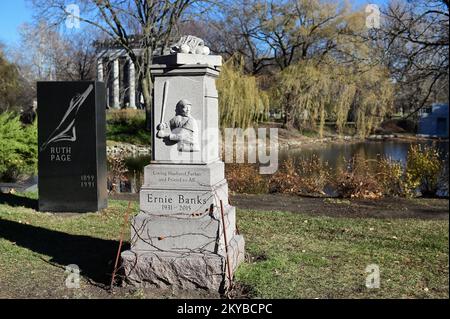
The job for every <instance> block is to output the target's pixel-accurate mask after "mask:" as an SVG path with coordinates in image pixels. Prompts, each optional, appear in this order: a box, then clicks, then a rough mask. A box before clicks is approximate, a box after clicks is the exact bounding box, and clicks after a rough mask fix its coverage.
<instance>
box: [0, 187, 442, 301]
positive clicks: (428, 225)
mask: <svg viewBox="0 0 450 319" xmlns="http://www.w3.org/2000/svg"><path fill="white" fill-rule="evenodd" d="M33 196H35V195H31V196H30V195H29V196H28V197H33ZM16 199H17V200H16V203H15V204H14V205H15V206H16V207H12V206H10V205H9V204H5V203H4V202H3V204H2V201H0V298H20V297H40V298H111V297H120V298H145V297H147V298H155V297H161V295H158V294H155V292H153V293H152V292H150V293H148V292H145V291H140V290H134V291H133V290H125V289H124V288H117V289H115V290H114V292H113V293H112V294H111V293H108V292H107V291H106V290H105V289H103V286H104V284H107V283H108V282H109V281H110V275H109V274H110V273H111V271H112V268H113V264H114V259H115V256H116V251H117V247H118V239H119V234H120V229H121V226H122V225H123V216H124V212H125V210H126V207H127V204H128V203H127V202H125V201H110V207H109V208H108V209H106V210H105V211H104V212H102V213H101V214H84V215H72V216H67V215H60V214H49V213H38V212H36V211H35V210H33V209H29V208H24V207H20V205H21V204H22V203H21V201H20V199H21V198H20V197H17V198H16ZM24 202H25V203H26V200H25V201H24ZM137 210H138V204H137V203H134V202H133V211H137ZM238 226H239V229H240V232H241V233H242V234H243V235H244V236H245V240H246V252H247V254H248V256H247V258H246V262H245V263H244V264H242V265H241V266H240V267H239V269H238V271H237V273H236V282H237V283H238V285H237V286H239V287H241V288H242V287H244V288H245V289H246V290H247V291H248V293H249V296H250V297H261V298H448V296H449V294H448V291H449V282H448V263H449V259H448V249H449V247H448V245H449V244H448V232H449V229H448V227H449V225H448V220H431V221H424V220H415V219H408V220H402V219H395V220H394V219H393V220H390V219H369V218H368V219H361V218H355V219H350V218H331V217H311V216H307V215H303V214H300V213H285V212H261V211H251V210H239V211H238ZM125 238H126V239H129V227H126V234H125ZM69 264H77V265H78V266H79V267H80V269H81V271H82V272H81V274H82V276H83V277H82V281H81V288H80V289H68V288H66V287H65V284H64V282H65V280H66V277H67V274H66V273H65V266H66V265H69ZM369 264H377V265H378V266H379V267H380V272H381V275H380V277H381V287H380V289H368V288H366V287H365V278H366V276H367V275H368V274H367V273H365V268H366V266H367V265H369ZM165 297H167V296H165ZM172 297H177V296H172Z"/></svg>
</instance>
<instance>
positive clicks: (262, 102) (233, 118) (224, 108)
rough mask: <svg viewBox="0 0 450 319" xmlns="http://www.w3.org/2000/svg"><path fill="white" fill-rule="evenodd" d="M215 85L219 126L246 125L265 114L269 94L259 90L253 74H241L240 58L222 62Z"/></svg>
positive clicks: (257, 120)
mask: <svg viewBox="0 0 450 319" xmlns="http://www.w3.org/2000/svg"><path fill="white" fill-rule="evenodd" d="M216 84H217V89H218V91H219V109H220V125H221V127H236V128H248V127H250V126H252V125H256V124H258V122H259V121H261V120H263V119H264V118H265V117H266V114H267V112H268V110H269V97H268V95H267V94H266V93H265V92H263V91H262V90H260V89H259V87H258V82H257V78H256V77H254V76H250V75H245V74H244V67H243V62H242V60H241V59H239V58H236V57H233V58H231V59H229V60H228V61H227V62H225V63H224V65H223V67H222V71H221V74H220V77H219V79H218V80H217V83H216Z"/></svg>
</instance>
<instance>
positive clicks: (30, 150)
mask: <svg viewBox="0 0 450 319" xmlns="http://www.w3.org/2000/svg"><path fill="white" fill-rule="evenodd" d="M36 171H37V125H36V122H35V124H33V125H29V126H23V125H22V123H21V122H20V120H19V116H18V115H16V114H14V113H10V112H5V113H3V114H0V180H2V181H5V182H14V181H16V180H17V179H18V178H19V177H20V176H21V175H24V174H34V173H35V172H36Z"/></svg>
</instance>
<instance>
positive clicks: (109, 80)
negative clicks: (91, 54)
mask: <svg viewBox="0 0 450 319" xmlns="http://www.w3.org/2000/svg"><path fill="white" fill-rule="evenodd" d="M139 51H140V50H139V49H137V50H136V53H137V54H139ZM97 80H98V81H102V82H105V83H106V88H107V105H108V108H110V109H121V108H130V109H136V108H138V107H140V103H139V96H140V92H141V90H140V88H139V85H138V83H139V80H138V74H137V72H136V66H135V65H134V63H133V61H132V60H131V59H130V57H129V56H128V54H127V53H126V51H125V50H123V49H116V48H107V49H102V51H101V52H100V53H99V54H98V56H97Z"/></svg>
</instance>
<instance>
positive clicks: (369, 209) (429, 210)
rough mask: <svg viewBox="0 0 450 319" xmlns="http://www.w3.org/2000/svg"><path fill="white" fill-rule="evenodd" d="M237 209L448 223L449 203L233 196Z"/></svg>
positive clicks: (134, 197) (134, 198)
mask: <svg viewBox="0 0 450 319" xmlns="http://www.w3.org/2000/svg"><path fill="white" fill-rule="evenodd" d="M111 199H119V200H131V201H138V200H139V195H138V194H116V195H113V196H112V197H111ZM230 202H231V204H232V205H234V206H236V207H238V208H241V209H251V210H262V211H284V212H294V213H304V214H308V215H315V216H330V217H348V218H418V219H444V220H448V219H449V200H448V199H439V198H413V199H407V198H383V199H378V200H364V199H350V200H349V199H338V198H312V197H311V198H310V197H300V196H292V195H282V194H276V195H271V194H258V195H247V194H233V195H231V196H230Z"/></svg>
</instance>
